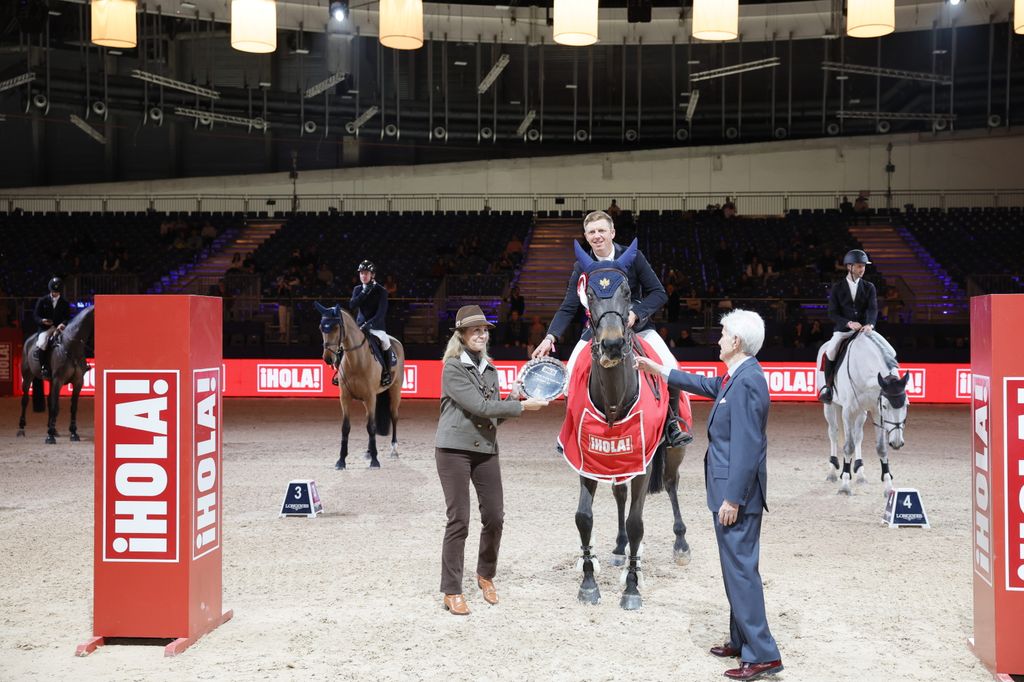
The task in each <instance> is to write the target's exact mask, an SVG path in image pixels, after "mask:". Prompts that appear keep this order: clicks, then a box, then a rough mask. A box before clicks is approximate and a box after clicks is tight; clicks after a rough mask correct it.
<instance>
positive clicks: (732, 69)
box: [690, 57, 781, 82]
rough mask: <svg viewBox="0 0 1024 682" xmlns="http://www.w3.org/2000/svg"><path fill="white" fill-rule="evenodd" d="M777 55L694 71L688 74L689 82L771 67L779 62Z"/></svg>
mask: <svg viewBox="0 0 1024 682" xmlns="http://www.w3.org/2000/svg"><path fill="white" fill-rule="evenodd" d="M780 63H781V62H780V60H779V58H778V57H768V58H767V59H757V60H755V61H752V62H743V63H742V64H733V65H732V66H723V67H721V68H720V69H708V70H707V71H696V72H694V73H693V74H691V75H690V82H694V81H706V80H711V79H712V78H724V77H725V76H732V75H735V74H737V73H744V72H746V71H756V70H758V69H772V68H775V67H776V66H778V65H779V64H780Z"/></svg>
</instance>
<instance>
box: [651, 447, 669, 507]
mask: <svg viewBox="0 0 1024 682" xmlns="http://www.w3.org/2000/svg"><path fill="white" fill-rule="evenodd" d="M664 489H665V444H664V443H662V444H661V445H659V446H658V449H657V450H655V451H654V457H653V458H652V459H651V471H650V478H649V479H648V480H647V494H648V495H653V494H654V493H660V492H661V491H663V490H664Z"/></svg>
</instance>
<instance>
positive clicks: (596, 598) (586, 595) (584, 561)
mask: <svg viewBox="0 0 1024 682" xmlns="http://www.w3.org/2000/svg"><path fill="white" fill-rule="evenodd" d="M596 491H597V481H593V480H591V479H589V478H584V477H582V476H580V501H579V504H578V505H577V507H576V529H577V530H578V531H579V533H580V549H581V550H582V551H583V554H582V555H581V556H580V560H579V562H578V563H577V569H578V570H582V571H583V582H582V583H580V591H579V592H578V593H577V595H576V598H577V599H579V600H580V602H582V603H584V604H597V603H600V601H601V590H600V589H598V587H597V581H596V580H594V573H596V572H597V571H598V570H599V569H598V563H597V558H596V557H595V556H594V555H593V554H591V549H592V547H591V545H590V535H591V532H592V531H593V530H594V493H595V492H596Z"/></svg>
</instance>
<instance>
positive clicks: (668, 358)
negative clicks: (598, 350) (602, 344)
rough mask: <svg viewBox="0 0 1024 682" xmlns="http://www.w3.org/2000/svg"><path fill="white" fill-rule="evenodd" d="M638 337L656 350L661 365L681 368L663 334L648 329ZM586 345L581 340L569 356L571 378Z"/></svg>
mask: <svg viewBox="0 0 1024 682" xmlns="http://www.w3.org/2000/svg"><path fill="white" fill-rule="evenodd" d="M637 336H639V337H640V338H641V339H643V340H644V341H646V342H647V343H648V344H650V346H651V348H653V349H654V352H655V353H657V355H658V358H659V360H660V362H661V364H663V365H665V366H666V367H669V368H671V369H676V368H677V367H678V366H679V363H678V361H677V360H676V358H675V356H674V355H672V351H670V350H669V349H668V344H666V343H665V339H663V338H661V334H659V333H658V332H657V331H655V330H654V329H647V330H645V331H642V332H638V333H637ZM586 345H587V342H586V341H584V340H583V339H580V340H579V341H577V342H576V347H575V348H573V349H572V355H570V356H569V362H568V363H566V369H567V370H568V373H569V376H570V377H571V376H572V368H573V367H574V366H575V365H576V358H578V357H579V355H580V351H582V350H583V348H584V347H585V346H586ZM570 383H571V382H570ZM565 394H566V395H569V389H568V387H567V388H566V390H565Z"/></svg>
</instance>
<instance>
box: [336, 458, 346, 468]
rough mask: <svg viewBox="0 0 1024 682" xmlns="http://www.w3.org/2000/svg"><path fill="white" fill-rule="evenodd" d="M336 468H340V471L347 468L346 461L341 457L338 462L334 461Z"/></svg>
mask: <svg viewBox="0 0 1024 682" xmlns="http://www.w3.org/2000/svg"><path fill="white" fill-rule="evenodd" d="M334 468H335V469H336V470H338V471H344V470H345V461H344V460H341V459H339V460H338V461H337V462H335V463H334Z"/></svg>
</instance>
